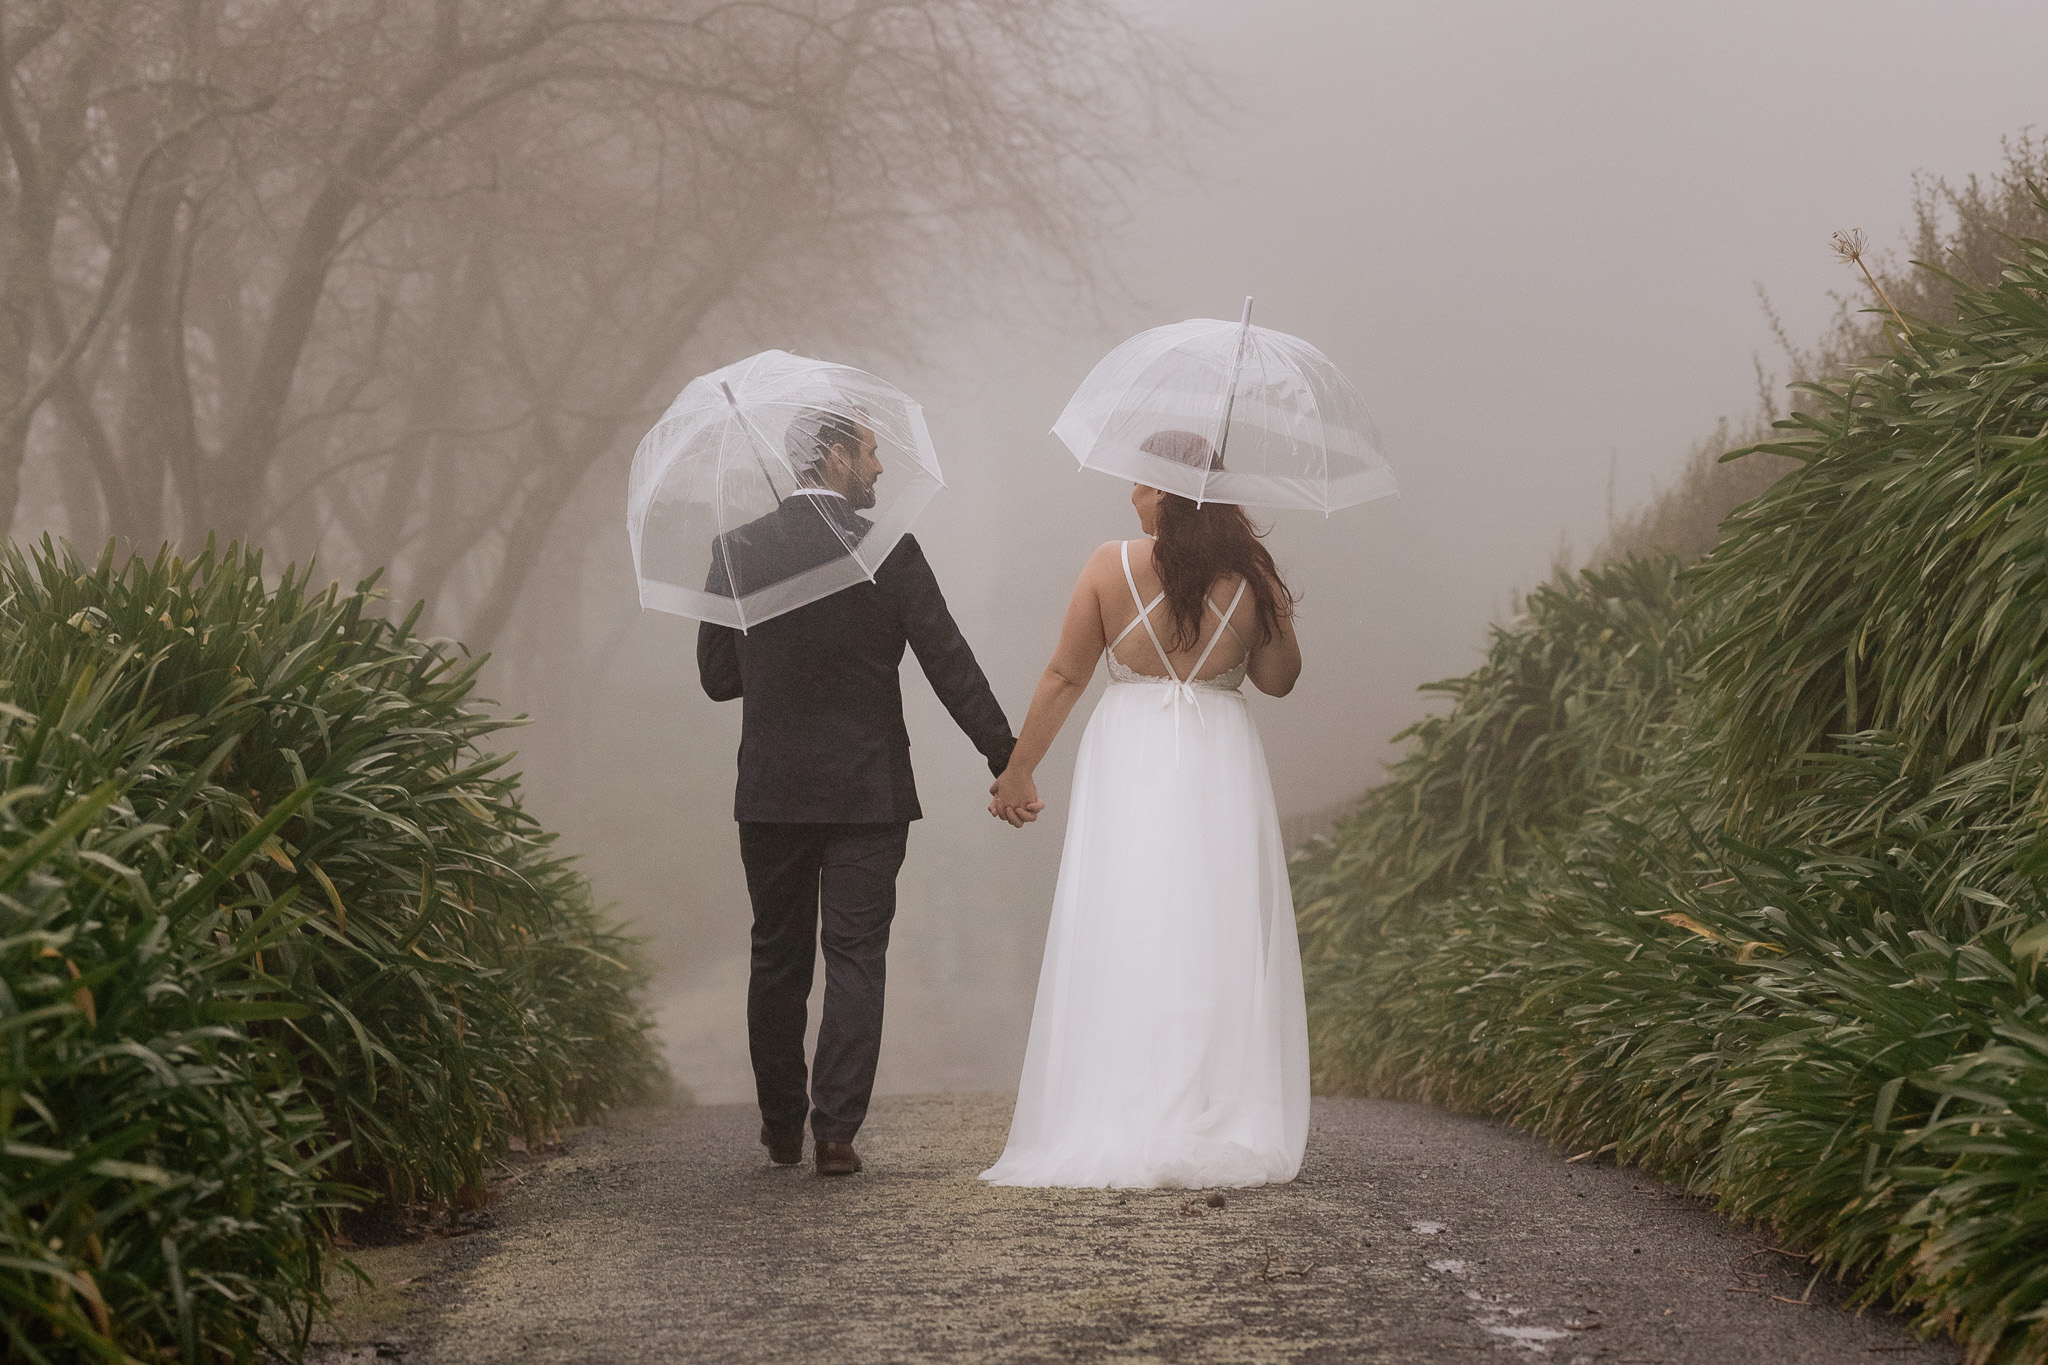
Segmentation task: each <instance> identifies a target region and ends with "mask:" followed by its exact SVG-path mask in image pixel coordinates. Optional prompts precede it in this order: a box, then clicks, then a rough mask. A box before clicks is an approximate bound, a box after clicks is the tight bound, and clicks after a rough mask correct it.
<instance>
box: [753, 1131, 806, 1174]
mask: <svg viewBox="0 0 2048 1365" xmlns="http://www.w3.org/2000/svg"><path fill="white" fill-rule="evenodd" d="M761 1145H762V1146H763V1147H766V1148H767V1149H768V1159H769V1160H770V1161H772V1162H774V1163H775V1164H776V1165H778V1166H794V1165H796V1164H797V1163H798V1162H800V1161H802V1160H803V1159H804V1132H803V1129H801V1128H799V1129H797V1130H796V1131H795V1132H794V1133H786V1134H785V1133H776V1132H771V1131H769V1128H768V1125H767V1124H765V1123H764V1124H762V1125H761Z"/></svg>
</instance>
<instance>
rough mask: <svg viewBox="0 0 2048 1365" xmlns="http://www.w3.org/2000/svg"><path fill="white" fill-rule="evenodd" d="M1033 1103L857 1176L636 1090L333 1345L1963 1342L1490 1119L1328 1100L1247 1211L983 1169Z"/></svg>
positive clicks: (1334, 1354) (942, 1122) (881, 1129)
mask: <svg viewBox="0 0 2048 1365" xmlns="http://www.w3.org/2000/svg"><path fill="white" fill-rule="evenodd" d="M1008 1115H1009V1099H1008V1097H1007V1096H994V1095H940V1096H921V1097H891V1098H886V1099H882V1100H879V1101H877V1102H876V1104H875V1109H874V1113H873V1114H872V1116H871V1117H870V1120H869V1124H868V1127H867V1130H866V1131H865V1132H864V1133H863V1134H862V1139H861V1142H860V1147H861V1149H862V1152H863V1154H864V1156H865V1159H866V1161H867V1171H866V1172H865V1173H864V1174H862V1175H859V1176H855V1177H852V1178H850V1179H845V1180H822V1179H819V1178H818V1177H817V1176H815V1175H813V1174H812V1173H811V1172H810V1170H809V1169H808V1167H804V1168H775V1167H771V1166H769V1164H768V1163H767V1160H766V1158H765V1156H764V1155H763V1154H762V1152H761V1149H760V1148H759V1147H758V1146H756V1145H755V1142H754V1130H755V1128H756V1126H757V1123H758V1120H757V1119H756V1118H755V1117H754V1114H753V1111H752V1110H751V1109H750V1108H748V1107H745V1106H737V1105H730V1106H719V1107H713V1108H698V1109H675V1110H665V1111H647V1112H642V1113H636V1114H631V1115H627V1116H625V1117H623V1118H621V1119H620V1120H619V1121H618V1122H616V1123H615V1124H614V1125H613V1126H611V1127H609V1128H604V1129H596V1130H590V1131H587V1132H584V1133H581V1134H579V1135H577V1137H576V1138H574V1139H573V1140H572V1141H571V1143H570V1145H569V1149H568V1151H567V1152H566V1153H565V1154H564V1155H562V1156H561V1157H558V1158H557V1159H555V1160H553V1161H551V1162H549V1163H548V1164H547V1165H546V1166H545V1167H543V1168H542V1169H540V1170H539V1171H537V1172H536V1173H534V1174H533V1175H531V1176H529V1177H528V1178H526V1179H524V1180H523V1181H521V1182H520V1183H519V1184H518V1185H517V1186H516V1187H515V1188H513V1190H512V1191H511V1192H510V1193H509V1194H508V1195H507V1196H506V1198H505V1199H504V1200H502V1201H501V1202H500V1203H499V1204H498V1205H496V1206H495V1208H494V1210H493V1212H494V1214H495V1221H494V1225H493V1226H491V1227H489V1228H487V1229H485V1230H484V1231H481V1232H478V1233H475V1234H473V1235H471V1236H468V1237H464V1238H461V1239H458V1240H455V1241H451V1242H445V1243H437V1244H430V1245H429V1246H428V1247H427V1248H425V1249H424V1251H420V1250H418V1249H408V1254H409V1255H410V1258H411V1259H410V1260H408V1262H407V1264H406V1267H405V1271H404V1273H405V1274H406V1275H407V1276H409V1277H412V1283H410V1284H408V1285H405V1286H403V1287H402V1288H401V1289H400V1290H399V1291H397V1292H398V1293H399V1294H401V1295H403V1296H404V1298H405V1301H406V1303H407V1304H408V1305H409V1307H408V1310H407V1311H406V1312H405V1313H404V1314H403V1315H402V1316H400V1317H398V1318H397V1319H396V1320H394V1319H393V1318H392V1316H391V1312H390V1304H391V1298H392V1295H391V1293H390V1291H386V1292H384V1293H383V1294H380V1295H379V1296H377V1297H376V1299H375V1300H374V1302H375V1303H376V1305H377V1312H376V1314H375V1315H374V1317H375V1320H374V1321H371V1320H357V1322H356V1323H352V1324H351V1325H352V1330H354V1331H356V1332H357V1340H358V1344H357V1345H356V1347H355V1348H354V1349H353V1350H345V1351H344V1350H334V1351H330V1352H329V1354H328V1357H327V1358H328V1359H329V1360H330V1361H340V1360H346V1359H351V1358H353V1359H356V1360H365V1361H367V1360H370V1359H373V1358H379V1357H384V1358H389V1357H391V1356H397V1355H402V1356H403V1357H404V1358H405V1359H406V1360H408V1361H410V1362H450V1365H469V1363H471V1362H474V1363H476V1365H482V1362H500V1361H503V1362H512V1361H519V1362H540V1361H590V1362H599V1361H602V1362H607V1363H609V1362H635V1361H707V1362H710V1361H716V1362H735V1363H736V1365H745V1363H747V1362H769V1361H792V1360H817V1361H829V1362H834V1365H838V1363H839V1362H866V1361H905V1362H914V1361H1005V1362H1010V1361H1047V1362H1051V1361H1060V1362H1071V1361H1096V1360H1101V1361H1120V1362H1121V1361H1174V1362H1180V1361H1186V1362H1214V1363H1215V1365H1224V1363H1225V1362H1267V1361H1272V1362H1280V1361H1290V1362H1291V1361H1303V1362H1339V1361H1343V1362H1350V1361H1360V1360H1372V1361H1390V1362H1391V1361H1402V1362H1405V1361H1416V1362H1424V1361H1428V1362H1436V1361H1446V1360H1449V1361H1457V1360H1467V1359H1477V1358H1480V1357H1482V1356H1489V1355H1491V1356H1499V1357H1501V1358H1503V1359H1516V1358H1522V1357H1525V1356H1538V1357H1540V1358H1541V1359H1544V1360H1548V1361H1558V1362H1573V1361H1586V1362H1595V1361H1599V1362H1609V1361H1611V1362H1615V1363H1616V1365H1622V1362H1645V1363H1646V1362H1652V1361H1656V1362H1664V1363H1665V1365H1686V1363H1687V1362H1699V1365H1724V1363H1725V1362H1728V1361H1740V1360H1745V1359H1747V1360H1756V1361H1765V1360H1783V1361H1799V1362H1802V1363H1803V1365H1827V1363H1828V1362H1838V1361H1839V1362H1850V1361H1855V1362H1859V1363H1860V1365H1867V1362H1870V1361H1872V1360H1886V1361H1901V1362H1944V1365H1947V1363H1948V1362H1955V1361H1958V1360H1960V1358H1961V1357H1960V1354H1959V1353H1958V1352H1956V1351H1955V1350H1954V1349H1953V1348H1952V1347H1950V1346H1948V1345H1945V1344H1922V1343H1917V1342H1916V1341H1915V1340H1914V1338H1912V1337H1911V1336H1909V1335H1908V1334H1907V1333H1906V1332H1905V1331H1904V1330H1903V1329H1902V1327H1901V1326H1900V1324H1899V1323H1898V1321H1897V1320H1896V1319H1892V1318H1887V1317H1884V1316H1882V1315H1878V1314H1865V1315H1863V1316H1860V1317H1859V1316H1855V1315H1852V1314H1849V1313H1845V1312H1842V1311H1840V1308H1839V1303H1840V1300H1841V1294H1840V1292H1839V1291H1838V1290H1836V1289H1835V1288H1834V1286H1832V1285H1831V1284H1829V1283H1827V1282H1825V1281H1823V1282H1820V1283H1816V1284H1813V1285H1812V1292H1811V1297H1810V1300H1809V1301H1808V1302H1807V1303H1806V1304H1804V1305H1801V1304H1797V1303H1786V1302H1781V1301H1780V1300H1781V1299H1795V1300H1796V1299H1799V1298H1801V1297H1802V1295H1803V1294H1804V1293H1805V1291H1806V1290H1807V1288H1808V1282H1809V1275H1810V1271H1809V1270H1808V1269H1807V1268H1805V1267H1804V1266H1803V1264H1802V1263H1800V1262H1799V1261H1797V1260H1796V1259H1794V1258H1791V1257H1788V1256H1786V1255H1783V1254H1781V1253H1777V1252H1774V1251H1771V1250H1769V1249H1768V1244H1767V1242H1766V1241H1765V1240H1764V1239H1763V1238H1761V1237H1760V1236H1758V1235H1755V1234H1751V1233H1747V1232H1744V1231H1741V1230H1739V1229H1736V1228H1733V1227H1731V1226H1730V1225H1728V1224H1727V1223H1725V1222H1723V1221H1722V1220H1721V1219H1719V1218H1717V1217H1716V1216H1715V1215H1714V1214H1713V1213H1711V1212H1710V1211H1709V1210H1707V1209H1706V1208H1704V1207H1703V1206H1701V1205H1700V1204H1699V1203H1698V1202H1696V1201H1694V1200H1690V1199H1687V1198H1685V1197H1683V1196H1681V1195H1678V1194H1676V1193H1674V1192H1672V1191H1671V1190H1669V1189H1667V1188H1666V1187H1664V1186H1662V1185H1660V1184H1658V1183H1657V1182H1655V1181H1653V1180H1649V1179H1647V1178H1645V1177H1643V1176H1641V1175H1639V1174H1637V1173H1635V1172H1632V1171H1627V1170H1617V1169H1614V1168H1612V1167H1600V1166H1596V1165H1593V1164H1592V1163H1590V1162H1581V1163H1576V1164H1567V1163H1566V1162H1565V1161H1563V1160H1562V1159H1561V1158H1560V1157H1558V1156H1557V1155H1556V1154H1554V1153H1552V1152H1550V1151H1549V1150H1547V1149H1546V1148H1545V1147H1544V1146H1543V1145H1542V1144H1541V1143H1540V1142H1536V1141H1534V1140H1532V1139H1530V1138H1528V1137H1527V1136H1525V1135H1522V1134H1519V1133H1514V1132H1511V1131H1509V1130H1507V1129H1505V1128H1502V1127H1500V1126H1498V1125H1496V1124H1491V1123H1487V1122H1484V1121H1481V1120H1476V1119H1468V1118H1460V1117H1457V1116H1455V1115H1450V1114H1445V1113H1442V1112H1440V1111H1438V1110H1434V1109H1429V1108H1426V1107H1424V1106H1420V1105H1408V1104H1392V1103H1384V1102H1379V1101H1370V1100H1339V1099H1327V1100H1317V1101H1316V1109H1315V1121H1314V1127H1313V1130H1312V1134H1311V1137H1310V1141H1309V1153H1308V1160H1307V1162H1306V1163H1305V1164H1304V1166H1303V1168H1302V1174H1301V1178H1300V1179H1298V1180H1296V1181H1295V1182H1294V1183H1292V1184H1290V1185H1285V1186H1276V1187H1273V1188H1269V1189H1257V1190H1241V1191H1236V1190H1234V1191H1229V1192H1228V1193H1227V1198H1226V1202H1225V1203H1224V1206H1223V1207H1222V1208H1220V1209H1218V1208H1212V1207H1210V1206H1209V1205H1208V1204H1206V1203H1204V1202H1201V1201H1200V1200H1199V1199H1198V1198H1194V1197H1191V1196H1190V1195H1188V1194H1187V1193H1184V1192H1180V1191H1170V1190H1144V1191H1115V1190H1105V1191H1097V1190H1016V1189H990V1188H988V1187H986V1186H983V1185H981V1184H980V1183H979V1182H977V1181H976V1180H975V1179H974V1175H975V1172H976V1171H978V1170H980V1169H981V1168H982V1167H983V1166H985V1165H986V1164H987V1163H988V1162H990V1161H991V1160H993V1159H994V1157H995V1156H996V1154H997V1152H998V1151H999V1150H1000V1149H1001V1146H1002V1139H1003V1133H1004V1128H1005V1124H1006V1123H1007V1120H1008ZM1774 1295H1775V1296H1777V1297H1776V1298H1774V1297H1773V1296H1774ZM365 1306H366V1307H368V1306H369V1305H368V1304H366V1305H365ZM366 1316H368V1315H366ZM1880 1353H1881V1354H1880Z"/></svg>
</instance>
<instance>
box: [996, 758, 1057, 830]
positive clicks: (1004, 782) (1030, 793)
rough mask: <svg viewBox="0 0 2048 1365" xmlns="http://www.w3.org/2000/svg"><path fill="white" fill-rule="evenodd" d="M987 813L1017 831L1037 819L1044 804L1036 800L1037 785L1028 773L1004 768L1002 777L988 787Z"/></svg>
mask: <svg viewBox="0 0 2048 1365" xmlns="http://www.w3.org/2000/svg"><path fill="white" fill-rule="evenodd" d="M988 794H989V803H988V813H989V814H990V815H993V816H995V817H996V819H998V820H1007V821H1009V822H1010V824H1011V825H1013V826H1015V827H1016V828H1018V829H1022V828H1024V826H1026V825H1028V824H1030V823H1031V822H1032V821H1034V820H1036V819H1037V818H1038V813H1039V812H1040V811H1042V810H1044V809H1045V802H1043V801H1041V800H1039V799H1038V784H1037V783H1035V782H1033V781H1032V780H1031V775H1030V774H1029V773H1021V772H1018V771H1017V770H1016V769H1015V768H1005V769H1004V770H1003V775H1002V776H1001V777H999V778H997V779H996V780H995V783H994V784H993V785H992V786H990V787H989V789H988Z"/></svg>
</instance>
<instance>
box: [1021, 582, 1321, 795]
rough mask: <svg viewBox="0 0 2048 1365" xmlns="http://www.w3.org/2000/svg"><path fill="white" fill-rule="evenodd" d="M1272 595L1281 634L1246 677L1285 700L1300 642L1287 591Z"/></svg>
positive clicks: (1258, 652)
mask: <svg viewBox="0 0 2048 1365" xmlns="http://www.w3.org/2000/svg"><path fill="white" fill-rule="evenodd" d="M1273 591H1274V592H1276V593H1278V594H1281V598H1280V601H1281V606H1282V611H1281V613H1280V630H1279V632H1278V633H1277V634H1276V635H1274V636H1273V638H1272V639H1270V640H1268V641H1266V642H1265V643H1264V644H1262V645H1260V646H1259V647H1258V648H1257V649H1255V650H1253V651H1252V655H1251V658H1250V660H1248V661H1247V663H1246V665H1245V676H1246V677H1248V678H1250V679H1251V680H1252V686H1254V687H1256V688H1258V689H1259V691H1261V692H1264V693H1265V694H1266V695H1267V696H1269V697H1284V696H1286V695H1287V694H1288V693H1289V692H1292V691H1293V690H1294V681H1295V679H1297V678H1299V677H1300V676H1301V641H1299V640H1297V639H1296V638H1295V636H1294V613H1293V612H1292V611H1291V610H1287V609H1286V608H1287V606H1288V603H1287V599H1286V596H1285V594H1286V591H1287V590H1286V589H1285V588H1283V587H1281V586H1280V585H1279V584H1277V583H1276V584H1274V585H1273ZM1013 761H1014V760H1013Z"/></svg>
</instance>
